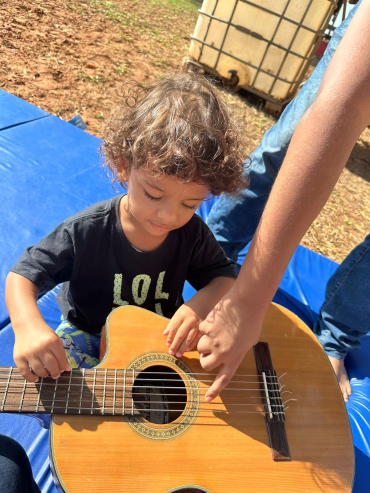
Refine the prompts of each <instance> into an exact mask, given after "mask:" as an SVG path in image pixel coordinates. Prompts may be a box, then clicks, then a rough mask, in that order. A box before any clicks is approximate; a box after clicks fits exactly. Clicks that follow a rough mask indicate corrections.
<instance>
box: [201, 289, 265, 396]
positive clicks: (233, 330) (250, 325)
mask: <svg viewBox="0 0 370 493" xmlns="http://www.w3.org/2000/svg"><path fill="white" fill-rule="evenodd" d="M264 315H265V310H261V309H260V310H257V309H256V307H251V306H249V305H248V303H246V300H245V299H243V298H239V297H238V296H237V294H236V293H235V291H233V290H231V291H229V293H228V294H227V295H226V296H224V297H223V298H222V300H221V301H220V302H219V303H218V304H217V305H216V306H215V308H214V309H213V310H212V311H211V312H210V313H209V315H208V316H207V318H206V319H205V320H204V321H203V322H201V324H200V326H199V331H200V333H201V334H203V336H202V337H201V338H200V340H199V342H198V351H199V353H200V363H201V365H202V367H203V368H204V370H206V371H207V372H208V371H212V370H214V369H215V368H216V367H218V366H219V367H220V368H219V371H218V374H217V376H216V378H215V380H214V382H213V384H212V385H211V387H210V388H209V389H208V391H207V393H206V395H205V400H206V402H210V401H212V400H213V399H214V398H215V397H217V396H218V395H219V394H220V392H221V391H222V389H223V388H224V387H226V385H227V384H228V383H229V382H230V380H231V378H232V377H233V375H234V373H235V372H236V370H237V368H238V366H239V365H240V363H241V361H242V360H243V358H244V356H245V354H246V352H247V351H249V349H250V348H251V347H252V346H254V345H255V344H257V342H258V339H259V336H260V334H261V328H262V322H263V318H264Z"/></svg>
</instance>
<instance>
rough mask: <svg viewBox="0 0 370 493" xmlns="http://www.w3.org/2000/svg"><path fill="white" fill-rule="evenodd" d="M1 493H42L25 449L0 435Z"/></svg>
mask: <svg viewBox="0 0 370 493" xmlns="http://www.w3.org/2000/svg"><path fill="white" fill-rule="evenodd" d="M0 493H41V492H40V490H39V488H38V486H37V484H36V483H35V480H34V479H33V476H32V469H31V464H30V461H29V459H28V457H27V454H26V452H25V450H24V449H23V447H22V446H21V445H20V444H19V443H18V442H16V441H15V440H13V439H12V438H9V437H7V436H5V435H0Z"/></svg>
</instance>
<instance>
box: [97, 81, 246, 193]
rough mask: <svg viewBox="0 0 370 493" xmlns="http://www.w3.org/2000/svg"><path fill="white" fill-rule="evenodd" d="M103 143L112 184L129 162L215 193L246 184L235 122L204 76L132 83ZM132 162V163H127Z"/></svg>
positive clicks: (124, 91) (122, 93)
mask: <svg viewBox="0 0 370 493" xmlns="http://www.w3.org/2000/svg"><path fill="white" fill-rule="evenodd" d="M120 96H121V97H122V99H123V104H122V105H121V106H119V107H118V108H117V109H116V111H115V112H114V114H113V116H112V117H111V119H110V121H109V123H108V125H107V127H106V130H105V139H104V143H103V145H102V153H103V154H104V156H105V160H106V162H105V165H106V166H107V167H108V169H109V170H110V171H111V174H112V180H113V183H114V182H117V181H119V178H118V176H117V172H119V171H120V170H121V169H123V168H124V165H125V164H126V163H128V165H129V166H130V167H131V166H133V167H134V168H135V169H138V168H140V167H143V166H144V167H146V169H147V170H148V171H149V172H150V173H151V174H152V175H153V176H160V175H161V174H165V175H169V176H176V177H177V178H178V179H179V180H180V181H183V182H200V183H205V184H206V185H208V187H209V189H210V192H211V193H212V194H213V195H220V194H221V193H223V192H225V193H233V194H235V193H237V192H239V191H241V190H243V189H244V188H245V187H246V186H247V178H246V177H245V176H243V170H244V163H243V161H244V159H245V156H243V155H242V149H241V146H240V144H239V136H238V132H237V130H236V125H235V124H234V123H233V120H232V117H231V115H230V112H229V110H228V108H227V106H226V104H225V102H224V101H223V100H222V97H221V95H220V93H219V91H218V90H217V89H216V88H215V87H214V86H213V85H212V84H211V83H210V82H208V81H207V80H206V79H205V78H204V77H202V76H199V75H196V74H194V73H183V74H178V75H175V76H173V77H172V78H165V79H163V80H161V81H159V82H158V83H157V84H155V85H154V86H152V87H149V88H143V87H140V86H139V85H138V84H133V83H132V82H129V83H127V84H125V85H124V86H123V87H122V88H121V90H120ZM126 166H127V165H126Z"/></svg>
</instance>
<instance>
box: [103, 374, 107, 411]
mask: <svg viewBox="0 0 370 493" xmlns="http://www.w3.org/2000/svg"><path fill="white" fill-rule="evenodd" d="M107 371H108V370H107V368H106V369H105V373H104V389H103V409H102V414H104V412H105V410H104V407H105V389H106V386H107Z"/></svg>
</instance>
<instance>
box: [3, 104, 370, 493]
mask: <svg viewBox="0 0 370 493" xmlns="http://www.w3.org/2000/svg"><path fill="white" fill-rule="evenodd" d="M18 103H19V104H20V105H21V104H23V103H24V102H19V101H18V102H16V103H15V105H16V106H15V108H16V107H17V104H18ZM26 106H27V103H26ZM36 113H37V109H36ZM15 115H16V111H15ZM39 116H40V118H39V119H37V118H38V117H37V116H36V118H33V117H32V118H31V119H32V120H34V121H31V122H29V123H25V124H22V125H19V124H20V123H24V122H25V121H27V119H28V116H27V117H25V118H22V117H21V115H20V117H19V118H18V119H17V121H15V120H14V121H13V123H11V124H10V125H6V126H7V127H12V128H7V129H6V130H3V131H1V132H0V164H1V169H2V173H3V175H2V176H3V179H2V180H1V181H0V192H1V194H0V196H1V200H0V212H1V217H2V223H1V224H2V226H1V235H0V266H1V267H0V286H1V287H0V327H3V328H2V330H0V348H1V351H0V365H13V364H14V362H13V358H12V350H13V345H14V336H13V331H12V329H11V325H10V324H9V318H8V315H7V312H6V307H5V303H4V281H5V277H6V275H7V272H8V269H9V268H10V267H11V265H13V263H14V262H15V261H16V260H17V258H18V257H19V255H20V254H21V252H22V251H23V249H24V248H25V247H26V246H28V245H30V244H34V243H35V242H37V241H38V240H39V239H40V238H41V237H43V236H44V235H45V234H47V233H48V232H49V231H51V230H52V229H53V228H54V227H55V226H56V225H57V224H59V223H60V222H61V221H62V220H63V219H65V218H66V217H68V216H70V215H72V214H74V213H75V212H77V211H79V210H81V209H83V208H85V207H87V206H88V205H90V204H92V203H94V202H97V201H99V200H104V199H106V198H109V197H111V196H112V195H113V194H114V191H113V190H112V189H111V187H110V183H109V180H108V179H107V178H106V177H105V176H104V175H103V172H102V169H101V165H100V158H99V154H98V147H99V145H100V141H99V140H98V139H96V138H95V137H93V136H91V135H89V134H87V133H85V132H83V131H81V130H79V129H78V128H75V127H73V126H72V125H69V124H67V123H66V122H63V121H61V120H59V119H58V118H56V117H52V116H47V117H45V118H43V115H39ZM0 118H1V117H0ZM28 121H29V120H28ZM14 125H18V126H14ZM212 203H213V201H210V202H205V203H204V204H203V205H202V207H201V209H200V211H199V214H200V215H201V216H202V217H203V218H206V216H207V214H208V212H209V210H210V208H211V206H212ZM245 253H246V251H244V252H242V254H241V255H240V256H239V263H241V262H242V260H243V258H244V255H245ZM335 268H336V264H335V263H334V262H332V261H330V260H328V259H326V258H324V257H322V256H321V255H318V254H316V253H314V252H311V251H309V250H307V249H306V248H304V247H299V248H298V249H297V251H296V252H295V254H294V256H293V258H292V261H291V262H290V264H289V267H288V269H287V271H286V273H285V275H284V278H283V280H282V283H281V285H280V288H279V291H278V293H277V294H276V297H275V301H277V302H278V303H281V304H282V305H284V306H286V307H287V308H289V309H290V310H292V311H293V312H295V313H296V314H297V315H298V316H300V317H301V318H302V319H303V320H304V321H305V322H306V323H307V324H308V325H309V326H311V327H312V325H313V323H314V321H315V319H316V318H317V314H318V311H319V307H320V305H321V303H322V301H323V299H324V291H325V285H326V282H327V280H328V278H329V277H330V276H331V274H332V273H333V271H334V270H335ZM191 291H192V290H191V288H190V287H189V286H187V287H186V289H185V292H184V297H185V298H188V297H189V296H190V295H191ZM56 292H57V288H56V289H54V290H53V291H51V292H50V293H47V294H46V295H45V296H43V297H42V298H41V299H40V300H39V301H38V304H39V307H40V310H41V312H42V314H43V316H44V317H45V319H46V321H47V323H48V324H49V325H50V326H51V327H53V328H54V329H55V328H56V327H57V325H58V324H59V321H60V311H59V308H58V306H57V304H56V302H55V296H56ZM369 356H370V338H369V337H368V336H366V337H364V338H363V339H362V348H361V349H360V350H359V351H356V352H354V353H353V354H351V355H350V356H349V357H348V358H347V360H346V366H347V369H348V372H349V376H350V378H351V384H352V387H353V395H352V396H351V397H350V401H349V403H348V405H347V409H348V413H349V416H350V421H351V426H352V432H353V437H354V444H355V452H356V474H355V484H354V489H353V492H354V493H363V492H366V491H368V479H369V474H368V471H369V470H370V429H369V423H370V382H369V376H370V368H369ZM0 433H4V434H7V435H9V436H11V437H13V438H15V439H16V440H18V441H19V442H20V443H21V444H22V445H23V446H24V448H25V449H26V451H27V453H28V454H29V456H30V459H31V463H32V467H33V471H34V475H35V478H36V480H37V482H38V483H39V485H40V487H41V489H42V492H43V493H56V492H57V490H56V488H55V486H54V484H53V480H52V476H51V471H50V465H49V459H48V453H49V449H48V435H49V432H48V431H47V430H45V429H43V428H41V427H40V426H39V424H38V422H37V421H36V419H34V418H31V417H27V416H14V415H9V414H0Z"/></svg>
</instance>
